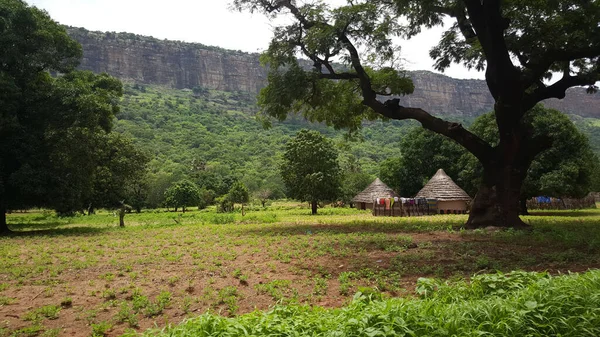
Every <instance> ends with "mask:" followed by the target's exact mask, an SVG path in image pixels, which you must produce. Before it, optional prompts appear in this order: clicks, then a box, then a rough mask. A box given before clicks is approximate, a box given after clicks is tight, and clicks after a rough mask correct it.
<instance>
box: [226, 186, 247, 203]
mask: <svg viewBox="0 0 600 337" xmlns="http://www.w3.org/2000/svg"><path fill="white" fill-rule="evenodd" d="M227 196H228V198H229V200H230V201H231V202H234V203H237V204H245V203H247V202H248V201H249V194H248V188H247V187H246V186H245V185H244V183H242V182H240V181H238V182H236V183H234V184H233V186H231V189H230V190H229V192H228V193H227Z"/></svg>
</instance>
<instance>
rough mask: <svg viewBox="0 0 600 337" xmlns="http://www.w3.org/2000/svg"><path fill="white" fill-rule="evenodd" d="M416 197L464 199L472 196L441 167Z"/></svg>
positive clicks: (445, 199)
mask: <svg viewBox="0 0 600 337" xmlns="http://www.w3.org/2000/svg"><path fill="white" fill-rule="evenodd" d="M415 198H432V199H438V200H441V201H451V200H464V201H470V200H471V197H470V196H469V195H468V194H467V192H465V191H463V189H462V188H460V187H458V185H456V184H455V183H454V181H452V178H450V177H449V176H448V175H447V174H446V172H444V170H442V169H439V170H438V171H437V172H436V174H435V175H434V176H433V177H432V178H431V179H430V180H429V182H428V183H427V184H426V185H425V186H424V187H423V188H422V189H421V190H420V191H419V193H417V195H416V196H415Z"/></svg>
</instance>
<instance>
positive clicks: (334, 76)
mask: <svg viewBox="0 0 600 337" xmlns="http://www.w3.org/2000/svg"><path fill="white" fill-rule="evenodd" d="M319 78H322V79H328V80H355V79H357V78H358V75H357V74H355V73H335V72H334V73H329V74H323V73H321V74H319Z"/></svg>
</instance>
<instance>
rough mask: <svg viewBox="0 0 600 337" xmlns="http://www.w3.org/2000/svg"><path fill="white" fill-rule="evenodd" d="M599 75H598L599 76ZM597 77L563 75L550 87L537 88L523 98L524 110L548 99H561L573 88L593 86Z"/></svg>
mask: <svg viewBox="0 0 600 337" xmlns="http://www.w3.org/2000/svg"><path fill="white" fill-rule="evenodd" d="M599 75H600V74H599ZM599 75H597V76H581V75H580V76H569V75H566V74H565V75H563V77H562V79H561V80H559V81H558V82H556V83H554V84H552V85H551V86H541V87H538V88H537V89H536V90H534V91H533V92H532V93H530V94H526V95H525V97H524V100H523V102H524V104H523V105H524V109H525V110H529V109H531V108H533V107H534V106H535V105H536V104H538V103H539V102H541V101H543V100H545V99H548V98H558V99H563V98H565V96H566V93H567V89H569V88H571V87H575V86H583V85H593V84H594V83H596V81H597V80H598V78H599Z"/></svg>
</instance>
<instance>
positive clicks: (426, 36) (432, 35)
mask: <svg viewBox="0 0 600 337" xmlns="http://www.w3.org/2000/svg"><path fill="white" fill-rule="evenodd" d="M26 1H27V2H28V3H29V4H30V5H34V6H36V7H38V8H42V9H44V10H46V11H47V12H48V13H49V14H50V16H51V17H52V18H53V19H54V20H56V21H58V22H59V23H61V24H64V25H69V26H75V27H83V28H86V29H88V30H99V31H114V32H128V33H135V34H140V35H147V36H153V37H155V38H159V39H169V40H179V41H185V42H198V43H202V44H204V45H208V46H217V47H221V48H225V49H233V50H242V51H245V52H251V53H253V52H261V51H263V50H265V49H266V48H267V47H268V45H269V41H270V39H271V36H272V29H273V23H270V22H269V21H268V19H267V18H265V17H264V16H262V15H260V14H250V13H247V12H244V13H239V12H236V11H233V10H231V9H229V3H230V1H229V0H169V1H164V0H26ZM340 1H341V0H328V2H338V3H339V2H340ZM441 32H442V28H441V27H440V28H437V29H432V30H428V31H426V32H423V33H421V34H420V35H418V36H416V37H415V38H413V39H411V40H409V41H402V42H401V46H402V55H401V57H402V58H403V59H405V64H404V68H405V69H408V70H431V71H434V70H433V68H432V65H433V61H432V60H431V58H430V57H429V54H428V53H429V49H430V48H431V47H432V46H433V45H435V44H436V42H437V41H438V40H439V37H440V34H441ZM445 74H446V75H448V76H452V77H455V78H478V79H482V78H483V73H482V72H477V71H468V70H466V69H465V68H464V67H462V66H459V65H454V66H452V67H451V68H449V69H448V70H446V71H445Z"/></svg>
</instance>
